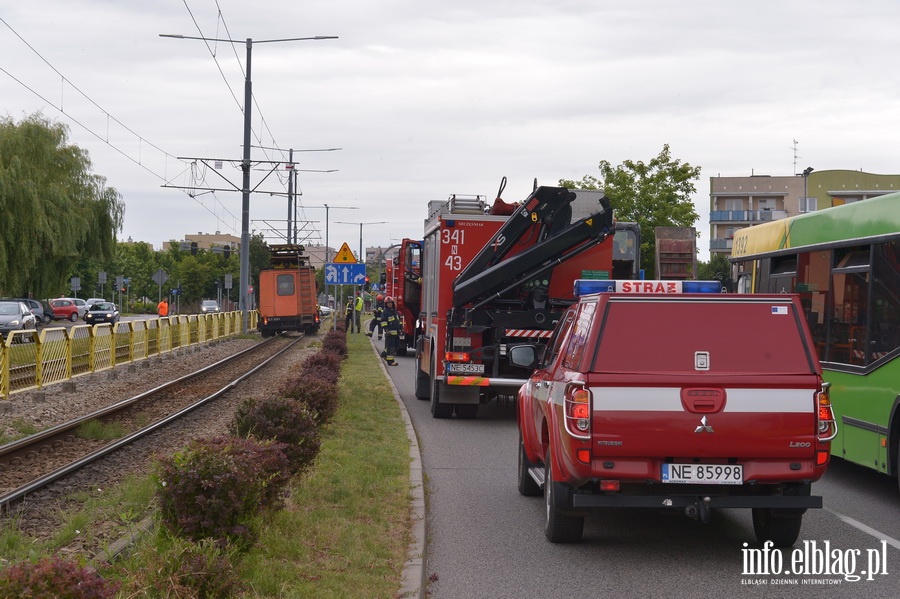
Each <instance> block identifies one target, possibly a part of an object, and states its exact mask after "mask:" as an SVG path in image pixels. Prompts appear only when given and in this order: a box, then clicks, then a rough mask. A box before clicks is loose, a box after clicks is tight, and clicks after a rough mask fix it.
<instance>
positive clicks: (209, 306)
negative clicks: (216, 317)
mask: <svg viewBox="0 0 900 599" xmlns="http://www.w3.org/2000/svg"><path fill="white" fill-rule="evenodd" d="M218 311H219V302H217V301H216V300H203V301H202V302H200V313H201V314H212V313H214V312H218Z"/></svg>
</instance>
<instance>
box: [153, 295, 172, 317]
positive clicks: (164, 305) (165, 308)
mask: <svg viewBox="0 0 900 599" xmlns="http://www.w3.org/2000/svg"><path fill="white" fill-rule="evenodd" d="M156 313H157V314H159V317H160V318H165V317H166V316H168V315H169V300H167V299H166V298H162V301H161V302H159V304H157V305H156Z"/></svg>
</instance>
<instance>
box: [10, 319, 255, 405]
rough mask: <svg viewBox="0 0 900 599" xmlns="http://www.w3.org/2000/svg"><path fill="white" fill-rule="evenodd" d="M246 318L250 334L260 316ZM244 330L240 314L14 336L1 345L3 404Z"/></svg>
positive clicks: (129, 323) (56, 329)
mask: <svg viewBox="0 0 900 599" xmlns="http://www.w3.org/2000/svg"><path fill="white" fill-rule="evenodd" d="M248 316H249V318H248V329H249V330H253V329H255V328H256V323H257V321H258V319H257V313H256V312H255V311H251V312H250V313H249V315H248ZM242 325H243V321H242V315H241V313H240V312H223V313H218V314H192V315H189V316H170V317H168V318H152V319H148V320H128V321H120V322H118V323H117V324H115V325H111V324H99V325H94V326H91V325H75V326H73V327H71V328H65V327H53V328H45V329H42V330H41V331H40V332H38V331H15V332H13V333H10V334H9V335H8V336H7V337H6V338H5V339H4V340H3V341H2V342H0V399H9V396H10V395H11V394H12V393H16V392H17V391H26V390H29V389H42V388H44V387H46V386H48V385H52V384H54V383H60V382H62V381H66V380H70V379H72V378H75V377H77V376H81V375H84V374H90V373H92V372H99V371H101V370H107V369H110V368H113V367H115V366H116V365H117V364H126V363H129V362H137V361H138V360H145V359H147V358H149V357H152V356H156V355H160V354H165V353H167V352H171V351H172V350H173V349H177V348H179V347H188V346H191V345H199V344H202V343H206V342H208V341H212V340H215V339H219V338H222V337H231V336H234V335H237V334H238V333H240V332H241V329H242Z"/></svg>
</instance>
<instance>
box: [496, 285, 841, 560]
mask: <svg viewBox="0 0 900 599" xmlns="http://www.w3.org/2000/svg"><path fill="white" fill-rule="evenodd" d="M576 290H578V293H577V295H578V299H577V301H576V303H575V304H574V305H572V306H571V307H570V308H569V309H568V310H567V311H566V312H565V313H564V314H563V315H562V317H561V318H560V320H559V322H558V324H557V326H556V329H555V330H554V332H553V336H552V337H551V339H550V343H549V344H548V345H547V349H546V351H545V352H544V353H543V355H540V352H539V350H538V348H537V347H536V346H530V345H522V346H518V347H515V348H513V349H511V350H510V356H509V358H510V360H511V361H512V362H513V363H514V364H517V365H519V366H525V367H531V368H534V371H533V373H532V375H531V377H530V378H529V380H528V382H527V383H526V384H525V385H523V386H522V387H521V389H520V390H519V393H518V400H519V401H518V406H517V409H518V421H519V432H520V447H519V464H518V488H519V492H520V493H521V494H523V495H541V494H543V496H544V500H545V503H546V508H547V509H546V510H545V513H546V521H545V534H546V536H547V538H548V539H549V540H550V541H552V542H555V543H569V542H577V541H579V540H580V539H581V536H582V532H583V527H584V517H585V515H586V513H587V512H588V511H589V510H590V509H591V508H614V507H645V508H673V509H681V510H684V512H685V513H686V514H687V515H688V516H691V517H694V518H697V519H699V520H701V521H703V522H708V521H709V517H710V510H711V509H713V508H751V509H752V510H753V528H754V532H755V534H756V537H757V539H758V540H759V542H760V543H763V542H765V541H772V542H773V543H774V545H775V546H779V547H784V546H790V545H793V544H794V543H795V542H796V540H797V538H798V536H799V533H800V527H801V523H802V519H803V514H804V512H805V511H806V509H807V508H821V507H822V498H821V497H818V496H812V495H811V492H810V491H811V483H813V482H815V481H817V480H819V479H820V478H821V477H822V475H823V474H824V473H825V469H826V468H827V466H828V461H829V454H830V441H831V439H833V438H834V436H835V434H836V432H837V429H836V424H835V420H834V413H833V412H832V409H831V403H830V401H829V398H828V384H827V383H824V382H823V380H822V371H821V368H820V366H819V361H818V358H817V357H816V351H815V347H814V345H813V342H812V339H811V337H810V334H809V330H808V328H807V325H806V318H805V316H804V312H803V308H802V306H801V303H800V301H799V298H798V297H797V296H794V295H731V294H722V293H715V291H717V290H718V283H716V282H714V281H713V282H705V281H684V282H681V281H582V280H579V281H578V282H576ZM598 291H599V292H598ZM691 291H699V293H691Z"/></svg>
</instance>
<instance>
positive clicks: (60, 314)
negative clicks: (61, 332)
mask: <svg viewBox="0 0 900 599" xmlns="http://www.w3.org/2000/svg"><path fill="white" fill-rule="evenodd" d="M50 307H51V308H53V318H54V319H55V320H62V319H66V320H71V321H72V322H78V318H79V311H78V306H77V305H76V304H75V301H74V300H71V299H67V298H59V299H55V300H50Z"/></svg>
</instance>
